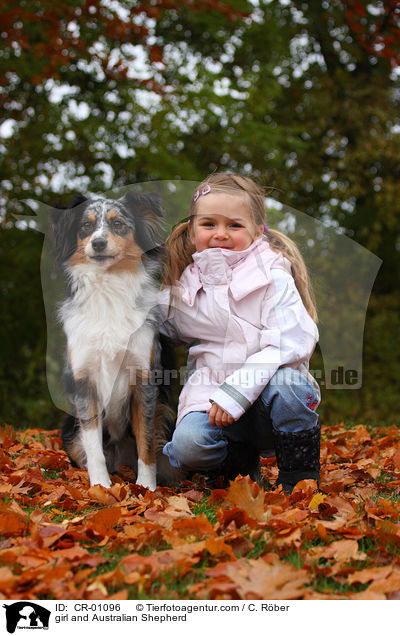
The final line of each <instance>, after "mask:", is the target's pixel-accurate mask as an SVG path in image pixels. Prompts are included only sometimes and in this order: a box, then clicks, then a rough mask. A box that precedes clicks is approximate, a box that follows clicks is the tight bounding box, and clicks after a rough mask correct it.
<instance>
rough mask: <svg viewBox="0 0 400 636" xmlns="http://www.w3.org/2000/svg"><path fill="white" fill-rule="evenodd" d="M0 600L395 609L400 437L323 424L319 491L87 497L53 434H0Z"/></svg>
mask: <svg viewBox="0 0 400 636" xmlns="http://www.w3.org/2000/svg"><path fill="white" fill-rule="evenodd" d="M0 441H1V448H0V466H1V470H0V473H1V476H0V493H1V502H0V598H3V599H75V598H77V599H105V598H108V599H109V598H115V599H117V598H118V599H144V598H149V599H209V598H210V599H343V598H350V599H385V598H392V599H399V598H400V519H399V518H400V504H399V500H400V431H399V429H397V428H395V427H391V428H382V427H378V428H371V429H369V430H367V428H366V427H364V426H363V425H356V426H352V427H345V426H344V425H343V424H341V425H339V426H333V427H329V428H327V427H325V428H323V434H322V443H321V460H322V475H321V484H320V490H319V492H318V493H315V485H316V484H315V482H312V481H304V482H301V483H300V484H299V485H298V486H297V487H296V489H295V490H294V492H293V494H292V495H291V496H290V497H288V496H286V495H285V494H283V493H282V492H281V491H280V489H278V490H276V489H274V487H273V484H274V481H275V479H276V475H277V468H276V461H275V458H268V459H263V469H262V472H263V488H262V489H260V488H259V487H258V486H257V485H256V484H254V483H253V482H251V481H250V480H249V478H248V477H246V478H242V477H238V478H237V479H236V480H235V481H234V482H232V483H231V485H230V487H229V488H228V489H217V490H213V491H211V490H209V489H207V487H206V483H205V481H204V479H202V478H201V477H199V479H198V480H197V481H194V482H185V483H184V484H182V486H181V488H179V489H176V490H172V489H169V488H158V489H157V490H156V491H155V492H149V491H147V490H146V489H144V488H142V487H140V486H136V485H135V484H134V482H133V481H132V480H134V475H133V474H129V471H126V474H124V478H125V479H122V478H120V477H114V483H113V486H112V488H111V489H110V490H106V489H104V488H102V487H101V486H95V487H93V488H89V486H88V481H87V475H86V472H85V471H82V470H76V469H73V468H71V466H70V464H69V461H68V459H67V457H66V455H65V453H64V452H63V451H62V450H61V441H60V438H59V436H58V432H57V431H40V430H33V429H32V430H28V431H25V432H20V433H16V432H13V431H11V430H10V429H8V428H7V429H6V430H4V431H2V432H1V431H0Z"/></svg>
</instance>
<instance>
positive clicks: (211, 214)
mask: <svg viewBox="0 0 400 636" xmlns="http://www.w3.org/2000/svg"><path fill="white" fill-rule="evenodd" d="M263 230H264V226H263V225H254V221H253V219H252V218H251V215H250V210H249V208H248V205H246V199H245V197H244V196H240V195H232V194H225V193H223V192H211V193H210V194H206V195H203V196H200V197H199V199H198V201H197V205H196V214H195V216H194V217H193V220H192V222H191V227H190V238H191V241H192V244H193V245H194V246H195V248H196V252H202V251H203V250H206V249H208V248H210V247H222V248H223V249H226V250H233V251H234V252H241V251H242V250H245V249H246V248H247V247H250V245H251V244H252V243H253V241H254V239H256V238H258V237H259V236H261V234H262V233H263Z"/></svg>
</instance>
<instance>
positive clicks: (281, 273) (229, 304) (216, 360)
mask: <svg viewBox="0 0 400 636" xmlns="http://www.w3.org/2000/svg"><path fill="white" fill-rule="evenodd" d="M193 261H194V262H193V263H192V264H190V265H189V266H188V267H187V268H186V269H185V270H184V272H183V274H182V276H181V278H180V280H179V281H178V285H177V286H176V287H174V289H173V292H174V293H173V304H172V308H171V311H170V315H169V317H168V318H167V313H168V306H169V303H170V298H171V290H170V289H166V290H163V291H162V292H161V304H160V307H161V314H162V320H163V321H164V322H163V324H161V328H160V331H161V332H162V333H163V334H165V335H166V336H169V337H170V338H172V339H173V340H174V341H175V342H176V343H179V342H180V343H184V344H185V345H186V349H187V350H188V361H187V370H186V380H185V384H184V387H183V389H182V391H181V394H180V398H179V405H178V415H177V424H178V423H179V421H180V420H181V419H182V417H184V416H185V415H187V413H190V412H191V411H206V410H208V409H209V408H210V407H211V403H212V402H216V403H217V404H219V406H221V407H222V408H223V409H224V410H225V411H227V412H228V413H230V415H232V417H233V418H234V420H237V419H238V418H239V417H240V416H241V415H243V413H244V412H245V411H246V410H247V409H248V408H249V407H250V406H251V404H253V402H254V401H255V400H256V399H257V397H258V396H259V395H260V393H261V391H262V390H263V389H264V387H265V386H266V385H267V383H268V382H269V380H270V379H271V377H272V376H273V375H274V373H275V372H276V371H277V369H278V368H279V367H281V366H290V367H292V368H295V369H299V371H301V372H302V373H303V374H304V375H306V376H307V379H308V381H309V382H310V383H311V384H312V385H313V386H314V387H315V389H316V391H317V392H318V394H319V388H318V385H317V383H316V381H315V379H314V378H312V376H311V375H310V374H309V372H308V362H309V359H310V357H311V355H312V353H313V351H314V348H315V344H316V342H317V341H318V329H317V326H316V324H315V323H314V321H313V320H312V319H311V317H310V316H309V314H308V313H307V311H306V309H305V307H304V305H303V302H302V300H301V298H300V295H299V292H298V291H297V288H296V285H295V283H294V279H293V277H292V275H291V273H290V271H291V270H290V263H289V261H288V260H287V259H286V258H284V257H283V256H282V255H281V254H280V253H278V252H275V251H273V250H272V249H271V248H270V246H269V243H268V241H267V239H266V238H264V237H261V238H259V239H257V240H256V241H254V242H253V243H252V244H251V245H250V247H248V248H247V249H246V250H243V251H241V252H236V251H232V250H226V249H221V248H210V249H206V250H204V251H202V252H196V253H195V254H193Z"/></svg>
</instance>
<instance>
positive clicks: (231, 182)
mask: <svg viewBox="0 0 400 636" xmlns="http://www.w3.org/2000/svg"><path fill="white" fill-rule="evenodd" d="M209 187H210V190H208V188H209ZM203 190H206V191H210V192H224V193H225V194H230V195H236V196H243V197H245V199H246V201H247V203H248V205H249V211H250V214H251V217H252V220H253V222H254V226H255V229H256V228H257V227H258V226H260V225H264V224H265V197H266V196H267V195H268V193H269V192H270V191H271V190H270V189H269V190H268V189H265V188H263V187H261V186H259V185H258V184H257V183H255V182H254V181H253V180H252V179H250V178H249V177H244V176H241V175H237V174H229V173H213V174H211V175H210V176H209V177H207V178H206V179H204V181H202V183H200V185H199V186H198V188H196V191H195V192H194V193H193V197H192V202H191V204H190V209H189V219H191V218H192V217H193V216H195V214H196V206H197V202H198V200H199V198H200V197H201V196H204V195H202V194H201V193H202V191H203ZM197 193H199V194H197ZM196 195H197V196H196ZM205 196H206V195H205ZM264 236H265V237H266V238H267V240H268V242H269V244H270V247H271V248H272V249H273V250H275V251H276V252H280V253H281V254H283V256H285V257H286V258H287V259H288V261H289V262H290V264H291V270H292V275H293V278H294V282H295V284H296V287H297V289H298V292H299V294H300V296H301V299H302V301H303V304H304V306H305V308H306V310H307V312H308V313H309V314H310V316H311V318H312V319H313V320H314V321H315V322H317V320H318V316H317V310H316V307H315V300H314V294H313V290H312V286H311V282H310V279H309V276H308V272H307V267H306V264H305V263H304V260H303V257H302V255H301V253H300V251H299V249H298V248H297V246H296V244H295V243H294V241H292V240H291V239H290V238H288V237H287V236H285V234H283V233H282V232H279V231H278V230H272V229H271V228H269V229H268V231H267V232H266V233H265V234H264ZM165 247H166V268H165V273H164V278H163V285H164V286H170V287H172V286H173V285H175V284H176V281H177V280H179V278H180V277H181V275H182V273H183V270H184V269H185V268H186V267H187V266H188V265H190V263H193V259H192V254H193V253H194V252H195V249H196V248H195V247H194V245H193V244H192V242H191V240H190V230H189V221H184V222H182V223H178V225H176V226H175V227H174V228H173V230H172V232H171V234H170V235H169V236H168V238H167V240H166V243H165Z"/></svg>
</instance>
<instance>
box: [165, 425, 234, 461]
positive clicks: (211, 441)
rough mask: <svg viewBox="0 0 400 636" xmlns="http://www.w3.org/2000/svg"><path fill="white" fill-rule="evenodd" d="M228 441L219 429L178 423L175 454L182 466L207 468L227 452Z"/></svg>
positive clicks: (174, 439) (174, 447) (174, 444)
mask: <svg viewBox="0 0 400 636" xmlns="http://www.w3.org/2000/svg"><path fill="white" fill-rule="evenodd" d="M226 444H227V442H226V441H225V440H224V439H223V436H222V433H221V432H220V430H219V429H215V431H214V430H211V431H208V430H207V429H205V428H204V427H196V426H184V425H183V421H182V423H181V424H178V426H177V428H176V429H175V432H174V435H173V437H172V445H173V454H174V456H175V458H176V460H177V461H178V463H179V464H180V465H181V466H185V467H186V468H192V469H194V470H195V469H201V468H207V467H208V466H209V464H210V463H215V460H216V458H217V457H218V456H221V458H222V455H223V454H224V453H225V454H226V450H225V447H226Z"/></svg>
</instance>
